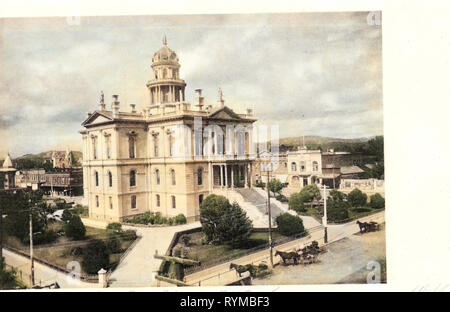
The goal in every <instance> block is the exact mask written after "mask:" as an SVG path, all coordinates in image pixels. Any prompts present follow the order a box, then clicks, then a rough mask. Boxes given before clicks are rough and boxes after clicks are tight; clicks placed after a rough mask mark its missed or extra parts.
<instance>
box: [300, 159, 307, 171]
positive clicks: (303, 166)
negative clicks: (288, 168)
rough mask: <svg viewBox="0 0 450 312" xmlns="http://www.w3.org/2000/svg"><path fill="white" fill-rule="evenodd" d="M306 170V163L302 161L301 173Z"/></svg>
mask: <svg viewBox="0 0 450 312" xmlns="http://www.w3.org/2000/svg"><path fill="white" fill-rule="evenodd" d="M305 170H306V167H305V162H304V161H301V162H300V171H305Z"/></svg>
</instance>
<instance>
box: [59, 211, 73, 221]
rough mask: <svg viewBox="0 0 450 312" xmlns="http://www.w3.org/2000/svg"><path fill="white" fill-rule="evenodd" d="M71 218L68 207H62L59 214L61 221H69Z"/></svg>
mask: <svg viewBox="0 0 450 312" xmlns="http://www.w3.org/2000/svg"><path fill="white" fill-rule="evenodd" d="M71 219H72V213H71V212H70V210H69V209H64V211H63V213H62V215H61V220H62V221H63V222H69V221H70V220H71Z"/></svg>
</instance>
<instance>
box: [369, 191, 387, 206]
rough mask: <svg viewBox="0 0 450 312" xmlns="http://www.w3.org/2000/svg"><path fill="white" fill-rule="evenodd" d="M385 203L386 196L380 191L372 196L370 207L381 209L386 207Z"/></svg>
mask: <svg viewBox="0 0 450 312" xmlns="http://www.w3.org/2000/svg"><path fill="white" fill-rule="evenodd" d="M384 205H385V203H384V198H383V197H382V196H381V195H380V194H379V193H376V194H374V195H372V196H370V207H372V208H374V209H381V208H384Z"/></svg>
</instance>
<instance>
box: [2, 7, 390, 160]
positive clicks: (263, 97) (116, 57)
mask: <svg viewBox="0 0 450 312" xmlns="http://www.w3.org/2000/svg"><path fill="white" fill-rule="evenodd" d="M367 14H368V13H367V12H348V13H298V14H268V15H266V14H255V15H178V16H133V17H127V16H122V17H81V18H79V19H67V18H56V17H52V18H15V19H0V69H1V74H0V138H1V142H0V157H2V156H4V154H5V153H6V152H7V151H10V152H11V155H13V157H14V156H20V155H23V154H27V153H39V152H43V151H47V150H53V149H59V150H65V149H66V146H68V147H69V148H71V149H72V150H81V135H80V134H79V132H78V131H80V130H82V126H81V123H82V122H83V121H84V120H85V118H86V117H87V113H88V112H92V111H94V110H96V109H98V107H99V106H98V105H99V104H98V103H99V98H100V92H101V91H103V92H104V94H105V99H106V101H107V103H110V102H111V96H112V95H113V94H118V95H119V100H120V102H121V107H124V110H129V104H131V103H134V104H137V108H138V109H141V108H142V107H143V105H146V104H147V103H148V101H149V97H148V92H147V91H148V90H147V87H146V86H145V84H146V82H147V81H148V80H149V79H150V77H151V63H152V56H153V54H154V52H156V51H157V50H158V49H159V48H161V46H162V38H163V36H164V35H166V36H167V40H168V46H169V47H170V48H171V49H172V50H174V51H175V52H176V53H177V55H178V57H179V60H180V64H181V69H180V76H181V78H182V79H184V80H185V81H186V83H187V87H186V97H187V100H188V101H190V102H191V103H192V104H195V93H194V90H195V89H198V88H201V89H202V90H203V95H204V96H205V101H206V104H212V105H216V103H217V99H218V88H219V87H220V88H221V89H222V90H223V94H224V98H225V104H226V105H227V106H229V107H230V108H232V109H233V110H234V111H236V112H238V113H244V112H245V110H246V108H251V109H253V112H254V115H255V117H256V118H258V122H257V124H258V125H278V127H279V133H280V137H281V138H282V137H295V136H301V135H320V136H327V137H335V138H360V137H369V136H373V135H381V134H383V103H382V33H381V25H374V24H373V23H368V22H367ZM108 106H109V105H108Z"/></svg>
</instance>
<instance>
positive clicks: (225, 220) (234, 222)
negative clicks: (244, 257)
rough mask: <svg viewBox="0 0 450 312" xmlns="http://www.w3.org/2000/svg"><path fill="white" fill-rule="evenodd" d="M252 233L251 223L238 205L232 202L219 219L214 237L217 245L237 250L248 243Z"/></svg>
mask: <svg viewBox="0 0 450 312" xmlns="http://www.w3.org/2000/svg"><path fill="white" fill-rule="evenodd" d="M252 231H253V225H252V221H251V220H250V219H249V218H248V217H247V213H246V212H245V211H244V210H243V209H242V208H241V207H240V206H239V204H238V203H236V202H234V203H233V204H232V205H230V206H228V207H227V209H226V211H225V214H224V215H223V216H222V217H221V220H220V222H219V224H218V225H217V228H216V235H217V239H218V241H219V243H222V244H228V245H230V246H231V247H233V248H238V247H242V246H243V245H244V244H245V243H246V242H247V241H248V239H249V237H250V234H251V233H252Z"/></svg>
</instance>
